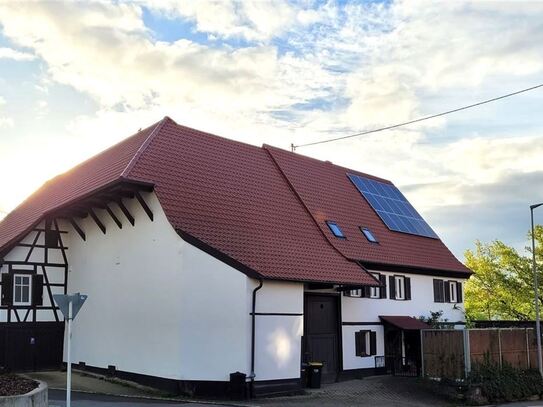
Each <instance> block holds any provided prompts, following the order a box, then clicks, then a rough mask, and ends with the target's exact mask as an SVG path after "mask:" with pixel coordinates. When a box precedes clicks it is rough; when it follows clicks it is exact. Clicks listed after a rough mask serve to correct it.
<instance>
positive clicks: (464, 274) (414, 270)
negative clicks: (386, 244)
mask: <svg viewBox="0 0 543 407" xmlns="http://www.w3.org/2000/svg"><path fill="white" fill-rule="evenodd" d="M360 263H361V264H362V265H363V266H364V267H365V268H367V269H371V270H376V271H379V270H380V271H390V272H398V273H407V274H421V275H425V276H436V277H453V278H469V277H470V276H471V275H472V274H473V271H471V270H470V269H468V268H467V267H466V271H458V270H441V269H434V268H427V267H418V266H417V267H413V266H402V265H397V264H386V263H372V262H367V261H362V260H360Z"/></svg>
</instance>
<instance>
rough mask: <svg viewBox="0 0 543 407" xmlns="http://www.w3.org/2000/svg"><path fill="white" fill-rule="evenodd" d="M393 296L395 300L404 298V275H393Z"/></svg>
mask: <svg viewBox="0 0 543 407" xmlns="http://www.w3.org/2000/svg"><path fill="white" fill-rule="evenodd" d="M394 298H395V299H397V300H405V278H404V276H394Z"/></svg>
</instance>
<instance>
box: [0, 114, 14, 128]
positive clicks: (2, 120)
mask: <svg viewBox="0 0 543 407" xmlns="http://www.w3.org/2000/svg"><path fill="white" fill-rule="evenodd" d="M13 126H15V122H14V121H13V119H12V118H11V117H2V116H0V129H1V128H2V127H13Z"/></svg>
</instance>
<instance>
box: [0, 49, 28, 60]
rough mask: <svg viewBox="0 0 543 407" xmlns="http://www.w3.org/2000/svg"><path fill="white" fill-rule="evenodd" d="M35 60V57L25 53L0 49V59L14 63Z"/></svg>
mask: <svg viewBox="0 0 543 407" xmlns="http://www.w3.org/2000/svg"><path fill="white" fill-rule="evenodd" d="M35 58H36V56H35V55H32V54H29V53H27V52H21V51H17V50H15V49H13V48H6V47H2V48H0V59H12V60H14V61H32V60H34V59H35Z"/></svg>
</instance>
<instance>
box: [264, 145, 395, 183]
mask: <svg viewBox="0 0 543 407" xmlns="http://www.w3.org/2000/svg"><path fill="white" fill-rule="evenodd" d="M262 148H263V149H265V150H279V151H281V152H282V153H287V154H291V155H294V156H296V157H298V158H302V159H307V160H311V161H317V162H318V163H320V164H329V165H333V166H334V167H337V168H340V169H342V170H345V171H347V172H353V173H356V175H359V176H362V177H371V178H373V179H375V180H376V181H380V182H385V183H389V184H392V185H394V183H393V182H392V181H391V180H389V179H387V178H383V177H378V176H377V175H373V174H369V173H367V172H363V171H359V170H355V169H353V168H349V167H345V166H343V165H339V164H336V163H333V162H332V161H329V160H320V159H318V158H315V157H311V156H308V155H304V154H299V153H296V152H293V151H288V150H285V149H284V148H280V147H276V146H272V145H270V144H266V143H264V144H262Z"/></svg>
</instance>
